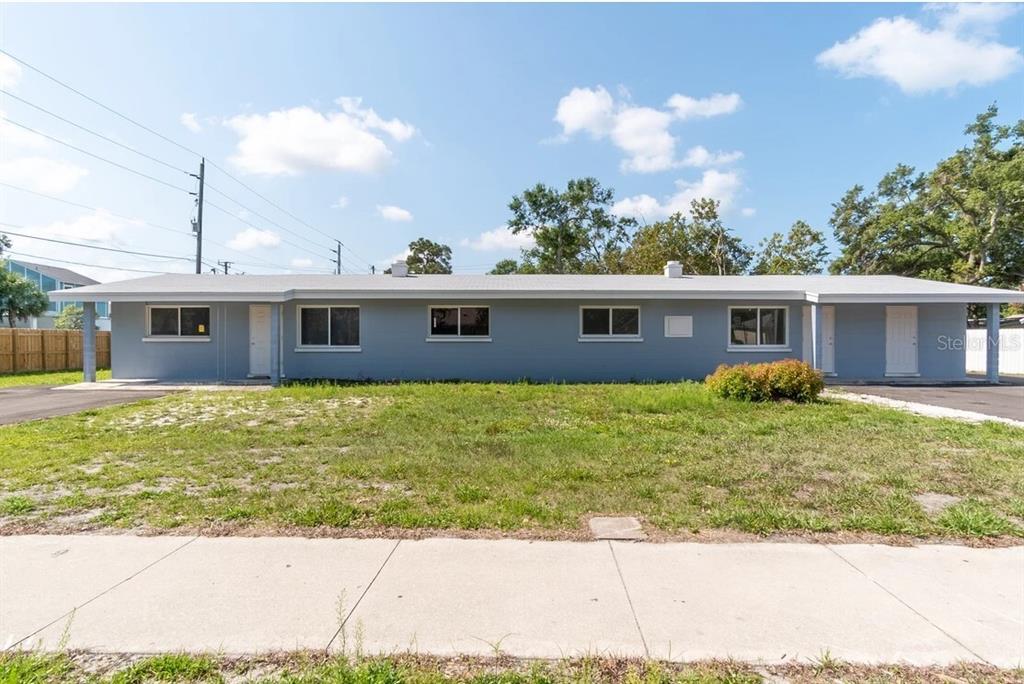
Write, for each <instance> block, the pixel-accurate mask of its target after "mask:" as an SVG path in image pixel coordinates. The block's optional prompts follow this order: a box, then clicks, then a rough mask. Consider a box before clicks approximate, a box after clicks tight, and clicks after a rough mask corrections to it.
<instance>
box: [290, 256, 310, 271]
mask: <svg viewBox="0 0 1024 684" xmlns="http://www.w3.org/2000/svg"><path fill="white" fill-rule="evenodd" d="M288 264H289V265H290V266H291V267H292V268H309V267H310V266H312V265H313V260H312V259H308V258H306V257H295V258H294V259H292V260H291V261H289V262H288Z"/></svg>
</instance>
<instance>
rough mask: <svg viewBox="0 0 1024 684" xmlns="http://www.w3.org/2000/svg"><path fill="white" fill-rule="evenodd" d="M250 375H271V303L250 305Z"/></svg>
mask: <svg viewBox="0 0 1024 684" xmlns="http://www.w3.org/2000/svg"><path fill="white" fill-rule="evenodd" d="M249 375H250V376H252V377H260V378H262V377H269V376H270V305H269V304H251V305H250V306H249Z"/></svg>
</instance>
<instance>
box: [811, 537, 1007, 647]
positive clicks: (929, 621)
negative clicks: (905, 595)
mask: <svg viewBox="0 0 1024 684" xmlns="http://www.w3.org/2000/svg"><path fill="white" fill-rule="evenodd" d="M822 546H824V547H825V548H826V549H828V550H829V551H831V552H832V553H833V554H835V556H836V557H837V558H838V559H839V560H841V561H843V562H844V563H846V564H847V565H849V566H850V567H851V568H853V569H854V570H856V571H857V572H859V573H860V574H861V575H863V576H864V577H865V578H867V580H868V581H869V582H871V583H872V584H874V585H875V586H876V587H878V588H879V589H881V590H882V591H884V592H885V593H886V594H888V595H889V596H892V597H893V598H894V599H896V600H897V601H899V602H900V603H901V604H903V606H905V607H906V608H907V609H908V610H909V611H910V612H912V613H913V614H914V615H916V616H918V617H919V618H921V619H922V620H924V621H925V622H927V623H928V624H929V625H931V626H932V627H934V628H935V629H937V630H938V631H939V632H941V633H942V634H944V635H945V636H946V637H948V638H949V639H951V640H952V641H953V642H954V643H955V644H957V645H958V646H959V647H960V648H962V649H964V650H965V651H967V652H968V653H970V654H971V655H972V656H974V657H975V658H977V659H978V660H980V661H981V662H983V663H985V664H986V665H992V663H990V662H989V661H988V660H986V659H985V658H984V657H983V656H982V655H981V654H980V653H977V652H976V651H975V650H974V649H972V648H971V647H970V646H968V645H967V644H965V643H964V642H962V641H960V640H959V639H957V638H956V637H955V636H953V635H952V634H950V633H949V632H947V631H946V630H944V629H943V628H942V627H939V626H938V625H937V624H935V623H934V622H932V621H931V620H930V619H928V617H926V616H925V615H924V614H923V613H922V612H921V611H919V610H918V609H917V608H914V607H913V606H912V605H910V604H909V603H907V602H906V601H904V600H903V599H901V598H900V597H899V596H897V595H896V593H895V592H893V591H892V590H890V589H889V588H888V587H887V586H885V585H884V584H882V583H881V582H879V581H878V580H876V579H875V578H874V577H872V576H871V575H869V574H868V573H866V572H864V571H863V570H861V569H860V568H858V567H857V566H856V565H854V564H853V562H852V561H850V560H849V559H847V558H846V557H845V556H843V554H841V553H839V552H838V551H836V550H835V549H833V548H832V546H831V545H830V544H822Z"/></svg>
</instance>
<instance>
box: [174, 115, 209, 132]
mask: <svg viewBox="0 0 1024 684" xmlns="http://www.w3.org/2000/svg"><path fill="white" fill-rule="evenodd" d="M178 120H179V121H180V122H181V125H182V126H184V127H185V128H187V129H188V130H190V131H192V132H193V133H199V132H200V131H202V130H203V127H202V126H201V125H199V119H197V118H196V115H195V113H193V112H185V113H184V114H182V115H181V116H180V117H179V118H178Z"/></svg>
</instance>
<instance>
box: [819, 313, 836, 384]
mask: <svg viewBox="0 0 1024 684" xmlns="http://www.w3.org/2000/svg"><path fill="white" fill-rule="evenodd" d="M821 372H822V373H835V372H836V307H834V306H823V307H821Z"/></svg>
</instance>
